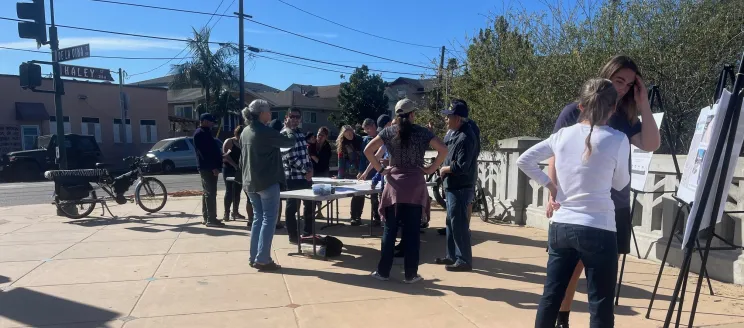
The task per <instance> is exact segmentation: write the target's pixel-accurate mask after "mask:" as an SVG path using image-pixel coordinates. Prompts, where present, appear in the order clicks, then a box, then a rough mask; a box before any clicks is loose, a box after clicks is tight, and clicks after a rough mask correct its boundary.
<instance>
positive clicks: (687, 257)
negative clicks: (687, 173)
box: [664, 54, 744, 328]
mask: <svg viewBox="0 0 744 328" xmlns="http://www.w3.org/2000/svg"><path fill="white" fill-rule="evenodd" d="M721 76H722V78H720V79H719V85H718V87H717V89H716V93H717V94H716V96H717V95H718V91H719V90H720V91H721V92H722V90H723V86H725V76H726V75H725V73H721ZM742 89H744V54H743V55H742V61H741V64H740V66H739V70H738V73H737V75H736V79H735V82H734V88H733V92H732V96H731V100H730V101H729V103H728V106H727V107H726V108H719V109H718V113H717V114H716V115H717V116H718V117H719V118H720V117H721V116H720V115H721V114H722V111H723V110H725V115H724V116H723V126H722V128H721V133H720V135H719V136H718V140H717V142H716V143H715V150H714V152H713V163H718V162H719V161H720V160H722V161H723V162H721V170H720V171H719V170H717V169H712V170H709V171H708V172H707V174H706V178H705V180H704V186H703V189H702V193H701V194H702V195H704V197H709V196H711V195H712V196H713V197H714V198H713V204H712V205H713V207H712V211H711V213H712V214H711V217H710V224H709V227H707V228H705V230H706V231H705V232H706V243H705V248H704V252H703V258H702V263H701V265H700V267H701V270H700V271H701V273H702V272H703V271H704V269H705V265H706V263H707V261H708V255H709V254H710V251H711V247H710V244H711V241H712V240H713V236H716V237H717V238H719V239H723V238H721V237H720V236H717V235H716V234H715V227H716V221H717V216H718V211H719V209H720V208H721V206H722V197H723V195H722V194H723V189H724V187H725V186H726V184H728V183H730V181H728V180H727V179H725V178H724V177H725V176H724V175H725V174H727V172H728V170H729V161H730V160H731V155H732V153H733V146H734V140H735V136H736V130H737V128H738V122H739V114H740V110H739V108H741V103H742V101H741V100H742V99H741V96H742V95H741V91H742ZM724 145H725V149H724ZM709 151H710V150H709ZM736 156H737V157H738V153H737V154H736ZM719 172H720V174H721V178H720V179H719V180H718V183H717V186H715V187H716V189H715V191H716V192H714V193H712V194H711V189H712V188H713V187H714V186H713V182H714V180H715V178H716V174H717V173H719ZM702 201H703V202H702V203H701V204H700V206H699V207H700V208H698V211H696V212H695V213H694V217H693V220H692V227H691V228H690V229H691V230H690V235H689V239H688V240H687V242H686V244H685V245H684V259H683V261H682V266H681V268H680V273H679V276H678V277H677V283H676V285H675V287H674V292H673V293H672V300H671V302H670V303H669V309H668V310H667V315H666V318H665V320H664V328H668V327H669V326H670V324H671V321H672V315H673V314H674V307H675V305H677V304H676V303H677V300H678V298H679V307H678V308H677V321H676V324H675V327H679V323H680V316H681V313H682V304H683V302H684V293H685V289H686V287H687V278H688V276H689V273H690V266H691V263H692V252H693V251H694V250H695V246H694V244H693V243H694V242H696V241H698V236H699V230H700V225H701V224H702V221H703V216H704V213H705V207H706V205H707V199H706V200H702ZM691 214H692V213H691ZM727 244H729V247H715V249H714V250H719V249H729V250H738V249H744V248H742V247H740V246H736V245H733V244H730V243H728V242H727ZM702 279H703V275H702V274H701V275H700V276H699V277H698V282H697V288H696V289H695V297H694V299H693V302H692V309H691V310H690V320H689V323H688V327H692V325H693V323H694V321H695V312H696V310H697V303H698V300H699V298H700V287H701V285H702ZM680 291H681V294H680Z"/></svg>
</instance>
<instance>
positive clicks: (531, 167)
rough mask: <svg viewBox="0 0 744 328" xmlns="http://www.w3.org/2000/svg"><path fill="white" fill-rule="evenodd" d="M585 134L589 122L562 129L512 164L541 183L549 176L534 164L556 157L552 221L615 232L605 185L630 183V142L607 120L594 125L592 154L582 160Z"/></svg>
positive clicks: (613, 209) (547, 181)
mask: <svg viewBox="0 0 744 328" xmlns="http://www.w3.org/2000/svg"><path fill="white" fill-rule="evenodd" d="M587 135H589V125H585V124H574V125H572V126H570V127H566V128H563V129H561V130H559V131H558V132H556V133H554V134H553V135H551V136H550V137H549V138H548V139H545V140H543V141H542V142H540V143H538V144H537V145H535V146H533V147H532V148H530V149H528V150H527V151H526V152H524V154H522V156H520V157H519V159H518V160H517V165H518V166H519V168H520V169H521V170H522V171H523V172H524V173H525V174H527V176H529V177H530V178H532V179H533V180H535V181H536V182H538V183H539V184H541V185H543V186H545V185H547V184H548V183H550V178H549V177H548V175H547V174H545V172H543V171H542V170H541V169H540V167H539V166H538V164H539V163H540V162H542V161H544V160H546V159H548V158H550V157H553V156H555V169H556V173H557V179H558V183H557V186H558V195H556V198H555V200H556V202H558V203H559V204H560V205H561V207H560V209H558V210H557V211H555V213H553V217H552V219H551V220H552V221H554V222H560V223H569V224H577V225H582V226H588V227H593V228H598V229H603V230H609V231H616V228H615V205H614V204H613V202H612V199H611V198H610V189H611V188H614V189H616V190H622V189H623V188H624V187H625V186H626V185H628V183H629V182H630V174H629V173H628V172H629V171H628V156H630V144H629V142H628V138H627V137H626V136H625V134H623V133H622V132H620V131H617V130H615V129H613V128H610V127H609V126H606V125H605V126H595V127H594V131H593V132H592V137H591V144H592V154H591V156H589V158H588V160H587V161H584V160H583V159H584V151H585V150H586V145H585V139H586V136H587Z"/></svg>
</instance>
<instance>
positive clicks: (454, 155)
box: [436, 99, 478, 271]
mask: <svg viewBox="0 0 744 328" xmlns="http://www.w3.org/2000/svg"><path fill="white" fill-rule="evenodd" d="M468 111H469V110H468V105H467V103H465V101H463V100H460V99H453V100H452V102H451V104H450V107H449V109H446V110H443V111H442V114H444V115H447V127H448V128H449V131H448V132H447V135H446V136H445V138H444V143H445V144H446V145H447V149H448V150H449V152H448V154H447V158H446V159H445V161H444V164H443V166H442V168H441V171H440V174H441V176H442V177H443V178H444V190H445V196H446V200H447V252H446V257H444V258H438V259H436V263H437V264H443V265H445V266H446V269H447V271H470V270H472V261H473V255H472V249H471V246H470V226H469V225H470V223H469V222H468V221H469V220H468V204H470V202H472V200H473V196H474V193H475V181H476V180H475V175H476V170H477V163H476V151H477V144H478V142H477V141H476V137H475V133H474V132H473V130H472V127H471V125H470V124H468Z"/></svg>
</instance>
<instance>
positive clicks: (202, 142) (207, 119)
mask: <svg viewBox="0 0 744 328" xmlns="http://www.w3.org/2000/svg"><path fill="white" fill-rule="evenodd" d="M216 122H217V119H216V118H215V117H214V116H213V115H212V114H209V113H205V114H202V115H201V116H200V117H199V128H198V129H197V130H196V132H195V133H194V146H195V147H196V160H197V161H196V163H197V168H198V169H199V175H200V176H201V182H202V189H203V194H202V218H203V223H204V224H205V225H206V226H208V227H222V226H224V225H225V224H224V223H222V222H220V221H219V220H217V178H218V177H219V176H220V169H221V168H222V153H221V151H220V147H219V145H218V144H217V142H216V141H215V139H214V136H212V127H213V126H214V124H215V123H216Z"/></svg>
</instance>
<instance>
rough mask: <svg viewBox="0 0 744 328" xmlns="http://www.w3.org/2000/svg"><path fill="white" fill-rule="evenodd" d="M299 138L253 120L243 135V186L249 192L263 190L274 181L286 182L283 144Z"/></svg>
mask: <svg viewBox="0 0 744 328" xmlns="http://www.w3.org/2000/svg"><path fill="white" fill-rule="evenodd" d="M295 142H297V140H296V139H295V137H294V136H293V135H290V136H286V135H283V134H281V133H279V132H278V131H276V130H274V129H272V128H270V127H268V126H266V125H264V124H263V123H261V122H258V121H255V122H251V123H250V124H249V125H248V126H247V127H246V128H245V129H243V133H242V134H241V135H240V144H241V146H242V149H243V151H242V155H241V156H240V167H241V170H242V172H243V188H244V189H245V190H246V191H247V192H259V191H262V190H265V189H266V188H268V187H271V186H272V185H273V184H275V183H278V184H281V185H284V184H285V178H284V168H283V167H282V154H281V152H280V150H279V148H290V147H292V146H294V144H295Z"/></svg>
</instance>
